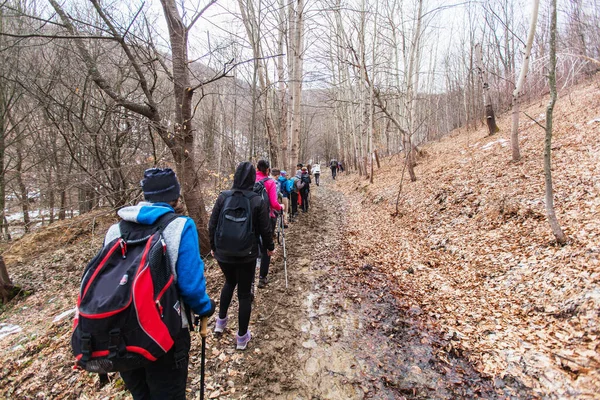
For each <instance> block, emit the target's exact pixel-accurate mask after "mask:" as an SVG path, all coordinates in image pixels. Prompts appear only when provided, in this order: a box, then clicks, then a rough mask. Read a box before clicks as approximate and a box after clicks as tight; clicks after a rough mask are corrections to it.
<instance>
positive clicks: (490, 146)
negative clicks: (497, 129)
mask: <svg viewBox="0 0 600 400" xmlns="http://www.w3.org/2000/svg"><path fill="white" fill-rule="evenodd" d="M496 143H499V144H500V146H502V147H506V146H508V140H506V139H499V140H496V141H495V142H490V143H488V144H486V145H483V146H481V150H489V149H491V148H492V147H493V146H494V145H495V144H496Z"/></svg>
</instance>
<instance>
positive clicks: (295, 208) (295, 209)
mask: <svg viewBox="0 0 600 400" xmlns="http://www.w3.org/2000/svg"><path fill="white" fill-rule="evenodd" d="M290 200H291V201H292V207H291V210H292V216H294V215H296V214H298V192H292V193H290Z"/></svg>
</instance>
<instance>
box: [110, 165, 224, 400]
mask: <svg viewBox="0 0 600 400" xmlns="http://www.w3.org/2000/svg"><path fill="white" fill-rule="evenodd" d="M141 185H142V190H143V192H144V199H145V200H146V201H144V202H140V203H139V204H137V205H135V206H129V207H124V208H122V209H120V210H119V211H118V215H119V216H120V217H121V218H122V219H123V220H125V221H131V222H135V223H138V224H144V225H153V224H154V223H155V222H156V221H157V220H158V219H159V218H160V217H161V216H163V215H164V214H167V213H173V212H175V209H178V208H179V207H180V205H179V195H180V185H179V181H178V180H177V176H176V175H175V172H173V170H171V169H170V168H165V169H160V168H152V169H148V170H146V171H145V172H144V179H143V180H142V181H141ZM162 235H163V239H164V240H165V242H166V245H167V254H168V257H169V260H170V265H171V267H172V268H173V273H174V274H173V275H174V276H175V279H176V285H177V288H178V290H179V294H180V296H181V299H182V300H183V306H184V307H188V308H189V311H193V313H195V314H198V315H200V316H201V317H209V316H211V315H212V314H213V313H214V311H215V302H214V301H213V300H211V299H210V298H209V297H208V294H207V293H206V279H205V277H204V263H203V262H202V258H200V245H199V242H198V232H197V230H196V224H195V223H194V220H193V219H191V218H190V217H185V216H181V217H178V218H176V219H175V220H173V221H172V222H171V223H169V225H167V227H166V228H165V229H164V231H163V233H162ZM120 236H121V232H120V228H119V224H115V225H113V226H111V227H110V229H109V230H108V232H107V234H106V237H105V239H104V243H105V244H106V243H109V242H110V241H111V240H113V239H115V238H117V237H120ZM188 314H189V313H187V312H186V311H185V310H182V312H181V323H182V327H184V328H189V327H191V326H192V324H193V321H189V320H188ZM174 339H175V344H174V346H173V348H172V349H171V350H170V351H169V352H168V353H167V354H165V355H164V356H162V357H161V358H159V359H158V360H156V361H154V362H152V363H150V364H149V365H148V366H146V367H143V368H138V369H134V370H130V371H124V372H121V373H120V374H121V377H122V378H123V381H124V382H125V386H126V387H127V389H128V390H129V391H130V392H131V394H132V395H133V398H134V399H136V400H138V399H178V400H179V399H181V400H185V398H186V383H187V375H188V361H189V351H190V330H189V329H182V330H181V334H180V335H179V337H177V338H174Z"/></svg>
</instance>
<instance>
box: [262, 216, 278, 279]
mask: <svg viewBox="0 0 600 400" xmlns="http://www.w3.org/2000/svg"><path fill="white" fill-rule="evenodd" d="M270 221H271V232H273V234H275V229H276V228H277V218H270ZM269 264H271V256H270V255H268V254H267V248H266V247H265V246H264V244H263V242H262V239H261V240H260V270H259V271H258V276H259V277H260V278H266V277H267V275H268V274H269Z"/></svg>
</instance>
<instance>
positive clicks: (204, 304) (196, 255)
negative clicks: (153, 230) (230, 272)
mask: <svg viewBox="0 0 600 400" xmlns="http://www.w3.org/2000/svg"><path fill="white" fill-rule="evenodd" d="M172 212H175V210H174V209H173V207H171V206H170V205H169V204H167V203H147V202H141V203H139V204H138V205H135V206H130V207H124V208H122V209H120V210H119V211H118V213H117V214H118V215H119V217H121V218H122V219H124V220H125V221H131V222H135V223H138V224H144V225H152V224H154V223H155V222H156V221H157V220H158V219H159V218H160V217H161V216H163V215H164V214H167V213H172ZM162 235H163V238H164V240H165V242H166V244H167V254H168V257H169V261H170V263H171V268H173V275H174V277H175V282H176V284H177V288H178V289H179V294H180V296H181V298H182V299H183V302H184V304H185V305H186V306H188V307H190V308H191V309H192V310H193V311H194V313H196V314H198V315H203V314H206V313H207V312H209V311H210V308H211V304H210V299H209V297H208V294H206V279H205V278H204V262H203V261H202V258H200V244H199V243H198V232H197V231H196V224H195V223H194V220H192V219H191V218H190V217H185V216H181V217H179V218H177V219H175V220H174V221H172V222H171V223H170V224H169V225H168V226H167V227H166V228H165V230H164V231H163V233H162ZM118 237H121V229H120V227H119V224H114V225H112V226H111V227H110V228H109V230H108V232H107V233H106V237H105V238H104V244H105V245H106V244H107V243H110V241H112V240H114V239H116V238H118ZM181 315H182V316H183V326H188V321H187V318H186V317H185V312H182V313H181Z"/></svg>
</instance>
